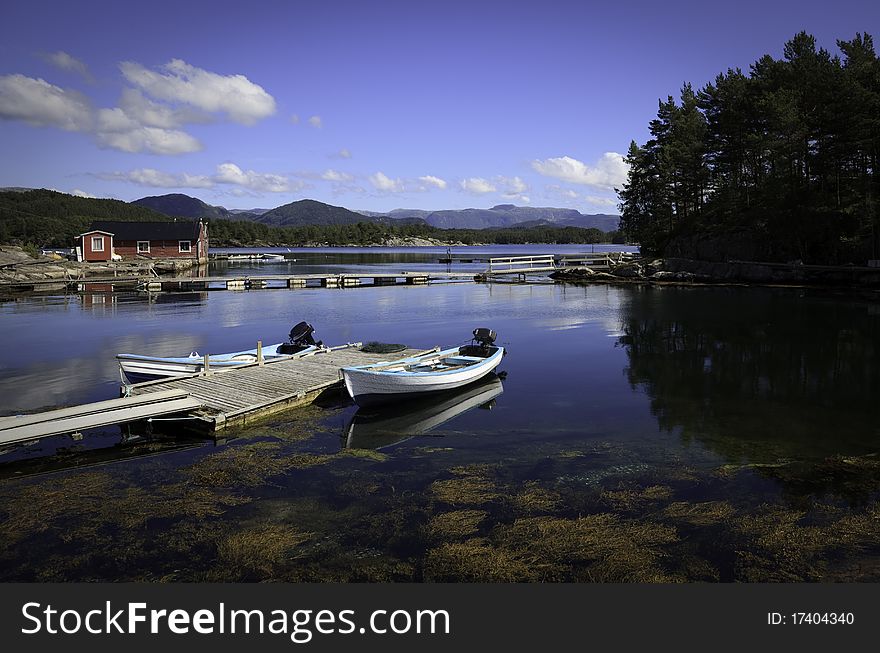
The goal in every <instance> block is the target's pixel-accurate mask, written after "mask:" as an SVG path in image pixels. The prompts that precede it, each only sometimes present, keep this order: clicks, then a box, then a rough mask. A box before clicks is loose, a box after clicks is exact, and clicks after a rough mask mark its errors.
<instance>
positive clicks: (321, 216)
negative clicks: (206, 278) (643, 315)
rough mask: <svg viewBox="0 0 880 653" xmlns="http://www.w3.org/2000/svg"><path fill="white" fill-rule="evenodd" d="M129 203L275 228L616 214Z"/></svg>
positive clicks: (181, 200) (497, 222) (175, 198)
mask: <svg viewBox="0 0 880 653" xmlns="http://www.w3.org/2000/svg"><path fill="white" fill-rule="evenodd" d="M132 203H133V204H139V205H141V206H144V207H148V208H151V209H153V210H154V211H158V212H159V213H163V214H165V215H168V216H175V217H187V218H207V219H222V220H250V221H252V222H259V223H262V224H266V225H269V226H275V227H293V226H302V225H307V224H318V225H328V224H354V223H356V222H379V223H385V224H388V223H396V224H400V223H416V224H428V225H430V226H432V227H438V228H440V229H489V228H499V227H501V228H503V227H536V226H544V225H552V226H556V227H582V228H590V227H594V228H596V229H600V230H602V231H614V230H616V229H617V227H618V222H619V220H620V217H619V216H617V215H609V214H604V213H597V214H583V213H581V212H579V211H576V210H575V209H559V208H551V207H532V206H515V205H513V204H499V205H497V206H493V207H492V208H490V209H457V210H441V211H426V210H423V209H394V210H393V211H388V212H386V213H381V212H376V211H351V210H349V209H346V208H343V207H341V206H333V205H331V204H324V203H323V202H318V201H315V200H298V201H296V202H291V203H289V204H284V205H282V206H278V207H276V208H274V209H249V210H248V209H245V210H242V209H233V210H229V209H226V208H224V207H222V206H211V205H210V204H206V203H205V202H203V201H202V200H200V199H198V198H195V197H190V196H189V195H183V194H181V193H172V194H168V195H158V196H152V197H142V198H141V199H138V200H135V201H134V202H132Z"/></svg>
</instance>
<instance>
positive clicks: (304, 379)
mask: <svg viewBox="0 0 880 653" xmlns="http://www.w3.org/2000/svg"><path fill="white" fill-rule="evenodd" d="M420 353H423V350H416V349H406V350H404V351H402V352H399V353H394V354H368V353H364V352H362V351H360V349H359V347H358V346H355V345H352V346H349V347H345V348H340V349H334V350H332V351H330V352H327V353H319V354H314V355H312V356H306V357H305V358H298V359H287V360H280V361H268V362H265V363H264V364H262V365H259V364H257V363H254V364H251V365H246V366H241V367H235V368H231V369H225V370H222V371H221V370H218V371H212V372H209V373H208V374H207V375H205V374H196V375H193V376H188V377H184V378H177V379H167V380H160V381H149V382H147V383H139V384H136V385H132V386H125V389H126V390H127V391H128V392H129V393H130V395H131V396H134V397H141V396H145V395H149V394H151V393H156V392H163V391H166V390H177V391H181V392H184V393H186V394H187V395H189V396H190V397H192V398H193V399H195V400H196V401H198V402H199V404H200V408H199V409H197V410H194V411H191V412H190V416H191V417H194V418H195V419H197V420H200V421H201V423H202V425H203V426H205V427H207V429H208V430H209V431H212V432H213V431H219V430H222V429H224V428H226V427H228V426H231V425H241V424H245V423H246V422H248V421H250V420H253V419H256V418H260V417H263V416H265V415H267V414H270V413H273V412H277V411H279V410H286V409H288V408H293V407H295V406H300V405H303V404H307V403H312V402H313V401H314V400H315V399H317V398H318V397H319V396H321V395H322V394H323V393H324V392H325V391H327V390H329V389H331V388H334V387H335V386H339V385H340V384H341V379H342V376H341V372H340V369H341V368H342V367H347V366H350V365H366V364H368V363H377V362H380V361H386V360H396V359H398V358H404V357H406V356H415V355H417V354H420Z"/></svg>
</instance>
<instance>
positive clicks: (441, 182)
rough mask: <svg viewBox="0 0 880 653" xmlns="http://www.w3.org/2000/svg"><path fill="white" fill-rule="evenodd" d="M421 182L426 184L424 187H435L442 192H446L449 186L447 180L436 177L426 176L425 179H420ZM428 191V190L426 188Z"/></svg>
mask: <svg viewBox="0 0 880 653" xmlns="http://www.w3.org/2000/svg"><path fill="white" fill-rule="evenodd" d="M419 181H420V182H422V184H424V186H433V187H434V188H439V189H440V190H444V189H445V188H446V186H447V185H448V184H447V183H446V180H445V179H440V177H435V176H434V175H425V176H424V177H419ZM425 190H427V188H425Z"/></svg>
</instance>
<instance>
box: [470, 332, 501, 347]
mask: <svg viewBox="0 0 880 653" xmlns="http://www.w3.org/2000/svg"><path fill="white" fill-rule="evenodd" d="M497 337H498V334H497V333H495V332H494V331H493V330H492V329H474V341H475V342H476V343H477V344H479V345H480V346H482V347H491V346H492V345H494V344H495V338H497Z"/></svg>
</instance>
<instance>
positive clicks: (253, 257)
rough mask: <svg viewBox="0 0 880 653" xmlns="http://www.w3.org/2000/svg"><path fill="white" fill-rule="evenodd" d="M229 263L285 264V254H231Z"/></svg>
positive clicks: (228, 259) (228, 258) (227, 258)
mask: <svg viewBox="0 0 880 653" xmlns="http://www.w3.org/2000/svg"><path fill="white" fill-rule="evenodd" d="M226 260H227V261H249V262H251V263H283V262H284V261H286V260H287V259H286V258H284V254H230V255H229V256H228V257H226Z"/></svg>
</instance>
